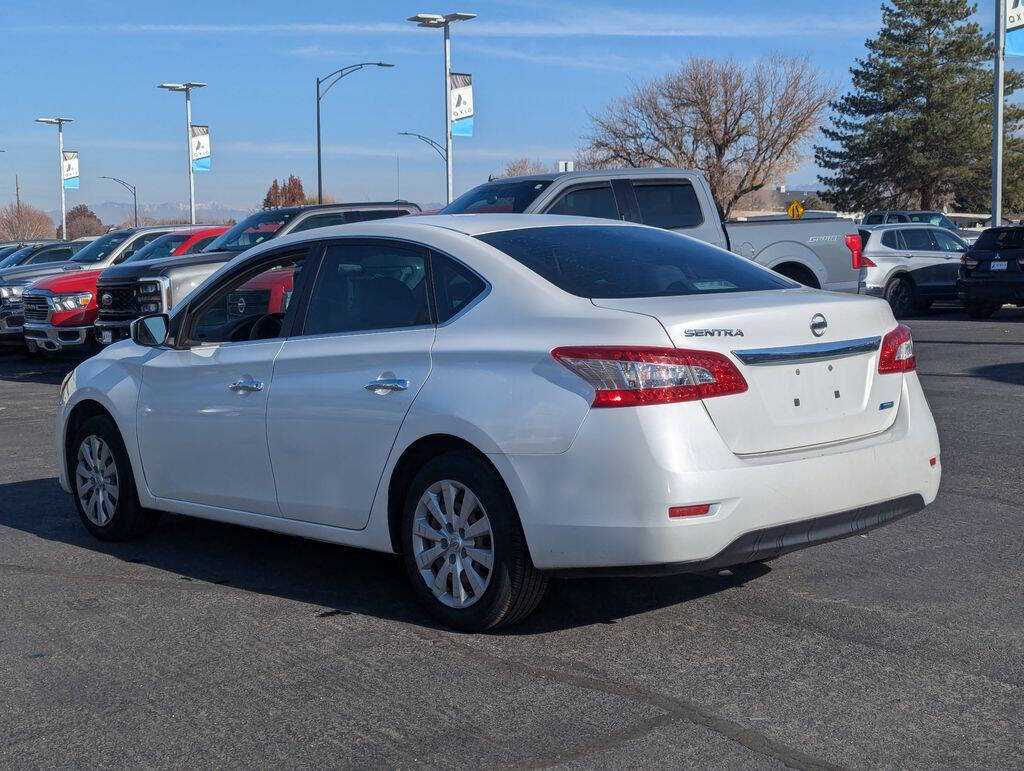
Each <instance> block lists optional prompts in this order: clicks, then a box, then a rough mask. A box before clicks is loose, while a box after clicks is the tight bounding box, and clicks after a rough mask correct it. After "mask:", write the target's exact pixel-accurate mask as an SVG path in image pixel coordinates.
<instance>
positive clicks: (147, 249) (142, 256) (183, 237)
mask: <svg viewBox="0 0 1024 771" xmlns="http://www.w3.org/2000/svg"><path fill="white" fill-rule="evenodd" d="M190 237H191V235H190V234H189V233H167V234H165V235H162V236H160V237H159V238H154V239H153V240H152V241H150V242H149V243H148V244H146V245H145V246H143V247H142V248H140V249H137V250H136V251H135V252H133V253H132V254H130V255H128V256H127V257H125V258H124V260H122V262H143V261H144V260H162V259H164V258H165V257H170V256H171V255H172V254H173V253H174V250H175V249H177V248H178V247H179V246H181V245H182V244H183V243H185V242H186V241H188V239H189V238H190ZM132 246H135V244H132Z"/></svg>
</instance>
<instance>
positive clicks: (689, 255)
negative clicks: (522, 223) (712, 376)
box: [477, 225, 797, 298]
mask: <svg viewBox="0 0 1024 771" xmlns="http://www.w3.org/2000/svg"><path fill="white" fill-rule="evenodd" d="M477 238H479V239H480V240H481V241H483V242H485V243H487V244H490V245H491V246H493V247H494V248H495V249H498V250H500V251H502V252H504V253H505V254H507V255H508V256H509V257H511V258H512V259H514V260H516V261H517V262H520V263H522V264H523V265H525V266H526V267H527V268H529V269H530V270H532V271H534V272H535V273H537V274H538V275H539V276H541V277H542V278H544V279H546V280H547V281H550V282H551V283H552V284H554V285H555V286H557V287H558V288H559V289H562V290H564V291H566V292H569V293H570V294H574V295H576V296H578V297H595V298H598V297H600V298H622V297H675V296H682V295H696V294H717V293H724V292H754V291H760V290H766V289H791V288H793V287H795V286H797V284H795V283H794V282H792V281H790V280H788V279H786V278H783V277H782V276H779V275H777V274H774V273H771V272H769V271H767V270H765V269H764V268H760V267H758V266H756V265H754V264H753V263H751V262H749V261H748V260H745V259H743V258H742V257H737V256H736V255H734V254H731V253H730V252H727V251H725V250H724V249H719V248H718V247H716V246H711V245H710V244H706V243H704V242H703V241H698V240H697V239H694V238H689V237H687V236H683V235H679V234H677V233H671V232H668V231H665V230H656V229H653V228H641V227H630V226H623V225H577V226H572V225H559V226H554V227H542V228H524V229H522V230H503V231H498V232H495V233H485V234H482V235H479V236H477Z"/></svg>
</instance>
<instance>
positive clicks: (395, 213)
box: [344, 209, 409, 222]
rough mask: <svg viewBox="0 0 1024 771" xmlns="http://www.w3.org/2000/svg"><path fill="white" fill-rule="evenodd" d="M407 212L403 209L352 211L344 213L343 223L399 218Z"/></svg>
mask: <svg viewBox="0 0 1024 771" xmlns="http://www.w3.org/2000/svg"><path fill="white" fill-rule="evenodd" d="M408 213H409V212H407V211H405V210H404V209H362V210H360V209H353V210H352V211H347V212H345V213H344V214H345V222H367V221H369V220H386V219H391V218H392V217H401V216H403V215H405V214H408Z"/></svg>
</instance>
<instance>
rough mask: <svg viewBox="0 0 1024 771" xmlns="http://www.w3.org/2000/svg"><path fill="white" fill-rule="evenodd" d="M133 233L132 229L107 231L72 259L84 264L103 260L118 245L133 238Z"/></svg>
mask: <svg viewBox="0 0 1024 771" xmlns="http://www.w3.org/2000/svg"><path fill="white" fill-rule="evenodd" d="M131 235H132V234H131V231H127V230H118V231H115V232H113V233H107V234H106V235H105V236H100V237H99V238H97V239H96V240H95V241H93V242H92V243H91V244H89V245H88V246H87V247H85V248H84V249H82V250H81V251H80V252H78V254H76V255H75V256H74V257H72V258H71V259H72V260H74V261H75V262H80V263H82V264H83V265H89V264H91V263H94V262H102V261H103V260H105V259H106V258H107V257H109V256H110V254H111V252H113V251H114V250H115V249H116V248H117V247H119V246H120V245H121V244H123V243H124V242H125V241H127V240H128V239H129V238H131Z"/></svg>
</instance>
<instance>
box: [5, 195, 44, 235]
mask: <svg viewBox="0 0 1024 771" xmlns="http://www.w3.org/2000/svg"><path fill="white" fill-rule="evenodd" d="M53 234H54V229H53V220H51V219H50V217H49V216H48V215H47V214H46V212H44V211H43V210H42V209H37V208H36V207H35V206H29V205H28V204H27V203H21V202H20V201H19V202H17V203H9V204H7V205H6V206H4V207H3V208H2V209H0V239H2V240H5V241H19V240H22V239H28V238H53Z"/></svg>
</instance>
